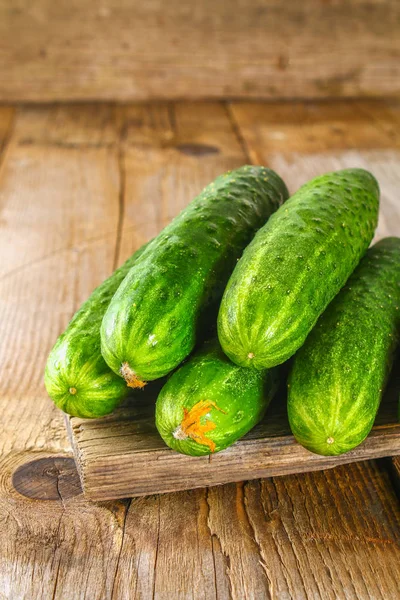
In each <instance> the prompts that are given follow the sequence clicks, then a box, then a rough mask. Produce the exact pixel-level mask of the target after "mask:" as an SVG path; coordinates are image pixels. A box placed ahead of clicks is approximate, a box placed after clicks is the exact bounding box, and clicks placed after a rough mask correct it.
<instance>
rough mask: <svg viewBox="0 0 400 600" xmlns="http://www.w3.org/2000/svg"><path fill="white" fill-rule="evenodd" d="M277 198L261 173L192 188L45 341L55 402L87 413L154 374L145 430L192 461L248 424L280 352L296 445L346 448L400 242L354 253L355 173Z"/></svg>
mask: <svg viewBox="0 0 400 600" xmlns="http://www.w3.org/2000/svg"><path fill="white" fill-rule="evenodd" d="M288 196H289V194H288V190H287V188H286V185H285V183H284V182H283V181H282V179H281V178H280V177H279V175H277V174H276V173H275V172H274V171H272V170H271V169H268V168H266V167H261V166H248V165H247V166H243V167H241V168H239V169H236V170H234V171H230V172H228V173H226V174H224V175H222V176H220V177H218V178H217V179H216V180H215V181H214V182H212V183H211V184H210V185H209V186H207V187H206V188H205V189H204V190H203V191H202V192H201V194H200V195H199V196H197V198H195V199H194V200H193V201H192V202H191V203H190V204H189V205H188V206H187V207H186V208H185V209H184V210H183V211H182V212H181V213H180V214H179V215H178V216H177V217H176V218H175V219H174V220H173V221H172V222H171V223H170V224H169V225H168V226H167V227H166V228H165V229H164V230H163V231H162V232H161V233H160V234H159V235H158V236H157V237H156V238H154V239H153V240H151V241H150V242H149V243H147V244H146V245H145V246H143V247H142V248H140V249H139V250H138V251H137V252H136V253H135V254H134V255H133V256H132V257H131V258H129V259H128V260H127V261H126V263H125V264H124V265H123V266H122V267H120V268H119V269H118V270H117V271H115V273H114V274H113V275H112V276H111V277H109V278H108V279H107V280H106V281H105V282H104V283H103V284H102V285H100V286H99V287H98V288H97V289H96V290H95V291H94V292H93V293H92V295H91V296H90V298H89V299H88V300H87V301H86V302H85V303H84V304H83V306H82V307H81V308H80V310H79V311H78V312H77V313H76V315H75V316H74V318H73V319H72V321H71V322H70V324H69V325H68V327H67V329H66V331H65V332H64V333H63V334H62V335H61V336H60V337H59V339H58V340H57V342H56V344H55V346H54V348H53V350H52V351H51V353H50V355H49V358H48V361H47V365H46V371H45V384H46V388H47V391H48V393H49V395H50V397H51V398H52V400H53V401H54V402H55V404H56V405H57V406H58V407H59V408H61V409H62V410H63V411H64V412H66V413H68V414H70V415H74V416H78V417H84V418H93V417H101V416H103V415H106V414H108V413H110V412H112V411H113V410H114V409H115V408H116V407H117V406H118V405H119V404H120V403H121V401H122V400H123V399H124V398H125V396H126V394H127V392H128V390H129V388H137V389H140V388H143V387H144V386H145V385H146V384H147V383H148V382H151V381H153V380H155V379H159V378H161V377H164V376H165V375H169V377H168V379H167V381H166V383H165V385H164V386H163V388H162V390H161V392H160V394H159V396H158V399H157V403H156V415H155V419H156V426H157V429H158V431H159V433H160V435H161V436H162V438H163V439H164V441H165V442H166V443H167V444H168V445H169V446H170V447H171V448H173V449H175V450H177V451H178V452H182V453H184V454H190V455H194V456H198V455H205V454H210V453H214V452H218V451H220V450H223V449H225V448H227V447H228V446H230V445H231V444H233V443H234V442H235V441H237V440H238V439H239V438H240V437H242V436H243V435H244V434H245V433H247V432H248V431H249V430H250V429H251V428H252V427H254V425H256V424H257V423H258V422H259V421H260V419H262V418H263V416H264V414H265V412H266V409H267V407H268V404H269V402H270V401H271V398H272V397H273V395H274V393H275V391H276V390H277V388H278V385H279V382H280V379H281V378H282V369H280V367H279V365H281V364H282V363H284V362H286V361H288V360H289V359H291V360H290V363H289V367H290V371H289V377H288V382H287V387H288V415H289V422H290V426H291V429H292V432H293V434H294V436H295V438H296V439H297V440H298V442H299V443H300V444H302V445H303V446H304V447H306V448H308V449H309V450H311V451H312V452H315V453H317V454H323V455H337V454H341V453H343V452H347V451H349V450H351V449H352V448H354V447H356V446H357V445H358V444H360V443H361V442H362V441H363V440H364V439H365V437H366V436H367V435H368V433H369V431H370V430H371V427H372V425H373V422H374V419H375V416H376V413H377V411H378V408H379V404H380V401H381V398H382V395H383V391H384V388H385V385H386V382H387V379H388V375H389V372H390V370H391V367H392V363H393V359H394V354H395V350H396V346H397V344H398V342H399V337H400V238H395V237H392V238H386V239H383V240H381V241H379V242H378V243H377V244H375V245H374V246H373V247H371V248H369V249H368V247H369V245H370V242H371V240H372V238H373V236H374V231H375V228H376V225H377V220H378V211H379V187H378V184H377V182H376V180H375V178H374V177H373V175H371V174H370V173H369V172H367V171H365V170H363V169H345V170H341V171H337V172H333V173H328V174H326V175H322V176H321V177H317V178H316V179H313V180H312V181H310V182H309V183H307V184H306V185H304V186H303V187H301V188H300V189H299V190H298V191H297V192H296V193H295V194H294V195H293V196H291V197H290V198H289V197H288ZM291 357H293V358H291Z"/></svg>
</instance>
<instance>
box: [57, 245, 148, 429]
mask: <svg viewBox="0 0 400 600" xmlns="http://www.w3.org/2000/svg"><path fill="white" fill-rule="evenodd" d="M146 246H147V244H146V245H144V246H142V247H141V248H140V249H139V250H137V252H135V254H133V256H131V257H130V258H129V259H128V260H127V261H126V262H125V263H124V264H123V265H122V267H120V268H119V269H117V270H116V271H115V272H114V273H113V274H112V275H111V277H109V278H108V279H106V280H105V281H104V282H103V283H102V284H101V285H100V286H99V287H98V288H96V289H95V290H94V292H93V293H92V294H91V296H90V298H89V299H88V300H86V302H85V303H84V304H83V305H82V306H81V308H80V309H79V310H78V312H77V313H76V314H75V316H74V317H73V319H72V321H71V322H70V323H69V325H68V327H67V329H66V330H65V331H64V333H62V334H61V335H60V337H59V338H58V340H57V342H56V344H55V346H54V347H53V349H52V351H51V352H50V354H49V357H48V359H47V364H46V370H45V385H46V389H47V392H48V394H49V396H50V398H51V399H52V400H53V402H54V403H55V404H56V405H57V406H58V407H59V408H61V410H63V411H64V412H66V413H68V414H70V415H73V416H75V417H83V418H91V417H101V416H103V415H106V414H108V413H110V412H112V411H113V410H114V408H116V406H117V405H118V404H119V403H120V402H121V400H123V398H124V397H125V396H126V394H127V391H128V388H127V386H126V384H125V382H124V381H123V380H122V379H121V378H120V377H118V376H117V375H115V373H114V372H113V371H112V370H111V369H110V368H109V367H108V365H107V364H106V362H105V360H104V358H103V356H102V354H101V349H100V325H101V321H102V319H103V316H104V313H105V311H106V309H107V306H108V305H109V303H110V300H111V298H112V297H113V295H114V294H115V292H116V290H117V289H118V286H119V285H120V283H121V281H122V280H123V279H124V277H125V276H126V274H127V273H128V271H129V270H130V268H131V267H132V266H133V265H134V264H135V263H136V262H137V261H138V260H139V258H140V256H141V255H142V253H143V251H144V250H145V248H146Z"/></svg>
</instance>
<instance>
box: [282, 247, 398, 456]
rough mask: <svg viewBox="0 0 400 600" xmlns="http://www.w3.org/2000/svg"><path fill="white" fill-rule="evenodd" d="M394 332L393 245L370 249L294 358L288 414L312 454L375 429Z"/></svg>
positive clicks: (339, 449)
mask: <svg viewBox="0 0 400 600" xmlns="http://www.w3.org/2000/svg"><path fill="white" fill-rule="evenodd" d="M399 334H400V239H399V238H386V239H384V240H382V241H380V242H378V243H377V244H375V245H374V246H373V247H372V248H370V249H369V250H368V252H367V254H366V256H365V257H364V258H363V259H362V261H361V263H360V264H359V266H358V267H357V269H356V270H355V271H354V273H353V275H352V276H351V277H350V279H349V280H348V282H347V284H346V286H345V287H344V288H343V289H342V290H341V292H340V293H339V294H338V295H337V296H336V298H335V299H334V300H333V302H332V303H331V304H330V305H329V306H328V308H327V310H326V311H325V312H324V314H323V315H322V316H321V317H320V319H319V321H318V323H317V325H316V327H315V328H314V329H313V331H312V332H311V333H310V335H309V337H308V338H307V340H306V342H305V344H304V346H303V347H302V348H301V349H300V350H299V351H298V353H297V354H296V356H295V358H294V362H293V367H292V371H291V373H290V376H289V382H288V385H289V388H288V390H289V392H288V413H289V422H290V426H291V428H292V432H293V434H294V436H295V437H296V439H297V440H298V441H299V442H300V444H302V445H303V446H305V447H306V448H308V449H309V450H311V451H312V452H315V453H317V454H323V455H337V454H342V453H344V452H348V451H349V450H351V449H352V448H355V447H356V446H358V445H359V444H360V443H361V442H362V441H363V440H364V439H365V438H366V436H367V435H368V433H369V432H370V430H371V427H372V425H373V423H374V419H375V416H376V413H377V411H378V407H379V404H380V401H381V398H382V393H383V390H384V388H385V384H386V381H387V377H388V374H389V371H390V368H391V366H392V362H393V357H394V351H395V346H396V344H397V343H398V341H399Z"/></svg>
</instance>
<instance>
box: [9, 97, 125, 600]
mask: <svg viewBox="0 0 400 600" xmlns="http://www.w3.org/2000/svg"><path fill="white" fill-rule="evenodd" d="M1 115H2V113H1V111H0V117H1ZM114 121H115V120H114V117H113V109H109V108H107V107H105V108H104V109H101V110H100V112H98V109H97V108H96V107H91V108H89V107H88V108H87V109H86V108H85V109H82V110H81V109H76V108H69V107H68V108H49V107H46V108H37V109H21V110H20V111H19V112H18V114H17V116H16V122H15V125H14V129H13V133H12V135H11V137H10V139H9V143H8V147H7V150H6V152H5V154H4V160H3V164H2V169H1V174H0V198H1V200H0V251H1V254H2V260H1V278H0V305H1V306H0V331H1V336H0V340H1V342H0V356H1V378H0V523H1V527H0V597H1V598H2V600H3V598H6V599H7V600H8V599H12V600H23V599H25V598H30V599H37V600H39V599H48V598H49V599H50V598H57V599H60V598H77V599H78V598H79V599H80V598H88V599H89V598H90V599H94V598H98V599H100V598H105V597H110V596H111V590H112V586H113V581H114V576H115V570H116V567H117V562H118V555H119V551H120V547H121V541H122V537H123V529H122V522H123V518H124V514H125V511H126V503H123V502H114V503H112V504H102V505H100V504H97V505H95V504H90V503H88V502H87V501H86V500H84V498H83V496H82V494H81V493H80V492H79V489H76V473H75V475H74V473H73V470H71V464H70V461H71V449H70V445H69V442H68V439H67V436H66V433H65V428H64V426H63V419H62V416H61V415H60V413H59V411H58V410H57V409H56V408H55V407H54V406H53V405H52V403H51V402H50V401H49V399H48V398H47V397H46V393H45V390H44V385H43V369H44V364H45V360H46V355H47V353H48V351H49V350H50V348H51V345H52V344H53V342H54V340H55V338H56V337H57V335H58V334H59V332H60V330H62V329H63V328H64V327H65V326H66V324H67V322H68V321H69V319H70V318H71V316H72V314H73V312H74V311H75V310H76V308H77V307H78V305H79V304H80V303H81V302H82V301H83V300H84V299H85V298H86V297H87V295H88V294H89V293H90V292H91V290H92V289H93V288H94V287H95V286H96V285H98V284H99V283H100V281H101V280H102V279H104V278H105V277H107V275H108V274H109V273H110V272H111V270H112V262H113V254H114V251H115V244H116V234H117V223H118V216H119V207H118V193H119V175H118V173H119V171H118V153H117V151H116V150H115V149H113V148H110V147H109V146H107V145H102V143H101V142H102V139H103V138H104V135H105V134H104V133H102V131H103V130H104V129H106V130H107V131H109V130H110V129H111V130H112V131H113V132H114V133H115V138H116V139H117V138H118V133H116V132H117V128H116V126H115V124H113V123H114ZM67 132H68V133H67ZM94 141H95V145H93V142H94ZM65 460H68V461H69V462H68V465H69V467H68V469H65V468H64V466H63V465H65V462H64V461H65ZM43 461H44V462H43ZM74 482H75V486H74V485H72V484H73V483H74ZM14 484H15V487H14ZM17 490H19V491H20V492H22V493H23V494H25V495H21V493H19V492H18V491H17ZM32 496H34V497H36V498H38V497H41V498H44V497H46V496H47V497H48V498H51V499H48V500H38V499H32Z"/></svg>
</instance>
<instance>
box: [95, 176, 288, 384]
mask: <svg viewBox="0 0 400 600" xmlns="http://www.w3.org/2000/svg"><path fill="white" fill-rule="evenodd" d="M287 196H288V192H287V189H286V186H285V184H284V183H283V181H282V180H281V179H280V177H279V176H278V175H277V174H276V173H274V172H273V171H271V170H270V169H267V168H265V167H253V166H244V167H241V168H239V169H236V170H235V171H230V172H229V173H226V174H225V175H221V176H220V177H218V178H217V179H216V180H215V181H214V182H213V183H211V184H210V185H209V186H207V187H206V188H205V189H204V190H203V192H202V193H201V194H200V195H199V196H197V198H195V199H194V200H193V201H192V202H191V203H190V204H189V205H188V206H187V208H185V209H184V210H183V211H182V212H181V213H180V214H179V215H178V216H177V217H176V218H175V219H174V220H173V221H172V222H171V223H170V224H169V225H168V226H167V227H166V228H165V229H164V230H163V231H162V232H161V233H160V234H159V235H158V236H157V238H155V239H154V240H153V242H152V243H151V244H150V245H149V247H148V248H147V249H146V251H145V252H144V254H143V256H142V258H141V260H140V263H138V264H137V265H134V266H133V267H132V269H131V270H130V272H129V273H128V275H127V277H126V278H125V279H124V281H123V283H122V284H121V286H120V287H119V289H118V291H117V293H116V294H115V296H114V298H113V300H112V301H111V303H110V306H109V307H108V310H107V312H106V314H105V316H104V319H103V323H102V327H101V343H102V353H103V356H104V358H105V360H106V362H107V363H108V365H109V366H110V367H111V369H113V371H114V372H115V373H118V374H120V375H121V376H123V377H124V378H125V379H126V381H127V382H128V384H129V385H131V386H132V387H134V386H135V385H139V386H141V385H143V382H144V381H149V380H153V379H157V378H159V377H162V376H164V375H166V374H167V373H169V372H170V371H172V370H173V369H174V368H175V367H177V366H178V365H179V364H180V363H181V362H182V360H183V359H184V358H185V357H186V356H187V355H188V354H189V353H190V352H191V351H192V350H193V347H194V345H195V343H196V339H197V337H198V334H199V332H202V330H204V329H207V326H209V324H210V323H215V321H216V311H217V309H218V304H219V301H220V299H221V296H222V293H223V291H224V288H225V285H226V282H227V281H228V278H229V276H230V274H231V272H232V270H233V268H234V266H235V264H236V261H237V259H238V258H239V257H240V255H241V253H242V251H243V249H244V248H245V247H246V245H247V244H248V243H249V242H250V240H251V239H252V237H253V235H254V234H255V232H256V231H257V229H258V228H259V227H261V226H262V225H263V224H264V223H265V221H266V220H267V219H268V217H269V216H270V214H271V213H272V212H273V211H275V210H276V209H277V208H278V206H279V205H280V203H281V202H282V201H283V200H284V199H286V198H287Z"/></svg>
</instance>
